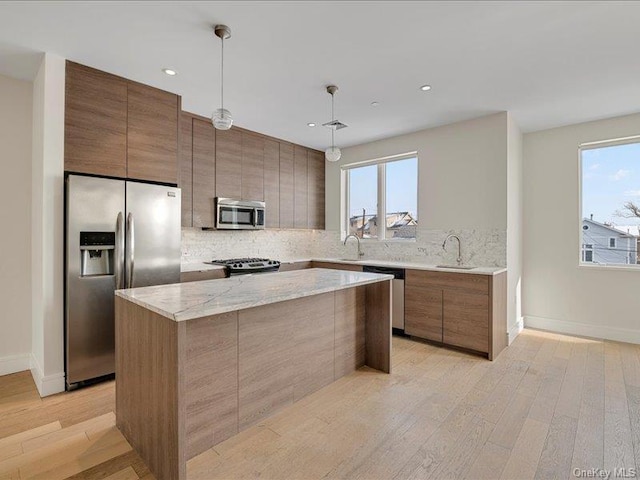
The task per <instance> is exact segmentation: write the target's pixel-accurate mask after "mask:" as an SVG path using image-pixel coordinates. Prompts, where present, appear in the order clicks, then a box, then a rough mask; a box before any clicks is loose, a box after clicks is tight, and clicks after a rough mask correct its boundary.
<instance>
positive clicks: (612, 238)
mask: <svg viewBox="0 0 640 480" xmlns="http://www.w3.org/2000/svg"><path fill="white" fill-rule="evenodd" d="M611 240H613V246H611ZM607 248H608V249H609V250H615V249H616V248H618V238H617V237H609V243H608V244H607ZM627 263H628V262H627Z"/></svg>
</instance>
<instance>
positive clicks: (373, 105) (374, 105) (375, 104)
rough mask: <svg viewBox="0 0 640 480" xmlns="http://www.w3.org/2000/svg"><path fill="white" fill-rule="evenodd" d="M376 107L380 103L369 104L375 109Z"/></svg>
mask: <svg viewBox="0 0 640 480" xmlns="http://www.w3.org/2000/svg"><path fill="white" fill-rule="evenodd" d="M378 105H380V102H371V106H372V107H377V106H378Z"/></svg>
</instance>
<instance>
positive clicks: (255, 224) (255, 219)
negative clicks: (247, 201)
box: [253, 208, 258, 227]
mask: <svg viewBox="0 0 640 480" xmlns="http://www.w3.org/2000/svg"><path fill="white" fill-rule="evenodd" d="M253 226H254V227H257V226H258V209H257V208H254V209H253Z"/></svg>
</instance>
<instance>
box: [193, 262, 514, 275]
mask: <svg viewBox="0 0 640 480" xmlns="http://www.w3.org/2000/svg"><path fill="white" fill-rule="evenodd" d="M311 261H316V262H330V263H344V264H347V265H372V266H377V267H391V268H408V269H411V270H429V271H433V272H451V273H469V274H472V275H490V276H493V275H497V274H499V273H503V272H506V271H507V269H506V268H504V267H474V268H472V269H470V270H462V269H457V268H442V267H437V266H436V265H427V264H424V263H417V262H401V261H395V260H376V259H374V258H365V259H362V260H349V259H344V258H295V259H285V260H280V263H296V262H311ZM220 268H223V267H221V266H220V265H210V264H206V263H204V262H189V263H183V264H182V268H181V271H182V272H183V273H184V272H196V271H207V270H215V269H220Z"/></svg>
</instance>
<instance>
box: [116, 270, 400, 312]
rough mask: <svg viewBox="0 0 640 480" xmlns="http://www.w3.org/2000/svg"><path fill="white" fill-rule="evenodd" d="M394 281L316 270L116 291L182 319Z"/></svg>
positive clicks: (372, 276)
mask: <svg viewBox="0 0 640 480" xmlns="http://www.w3.org/2000/svg"><path fill="white" fill-rule="evenodd" d="M392 279H393V276H391V275H379V274H375V273H362V272H350V271H344V270H328V269H323V268H314V269H306V270H296V271H292V272H282V273H279V274H277V275H272V274H254V275H238V276H234V277H230V278H222V279H218V280H204V281H200V282H188V283H175V284H171V285H158V286H154V287H141V288H131V289H128V290H117V291H116V296H118V297H121V298H124V299H125V300H129V301H130V302H133V303H135V304H137V305H140V306H142V307H144V308H147V309H149V310H151V311H153V312H156V313H158V314H160V315H162V316H164V317H167V318H169V319H171V320H175V321H177V322H180V321H184V320H193V319H195V318H201V317H206V316H209V315H217V314H220V313H226V312H232V311H235V310H244V309H246V308H252V307H258V306H260V305H267V304H270V303H277V302H282V301H285V300H293V299H296V298H302V297H309V296H312V295H319V294H321V293H328V292H334V291H337V290H342V289H346V288H352V287H358V286H361V285H368V284H371V283H376V282H380V281H384V280H392Z"/></svg>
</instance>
